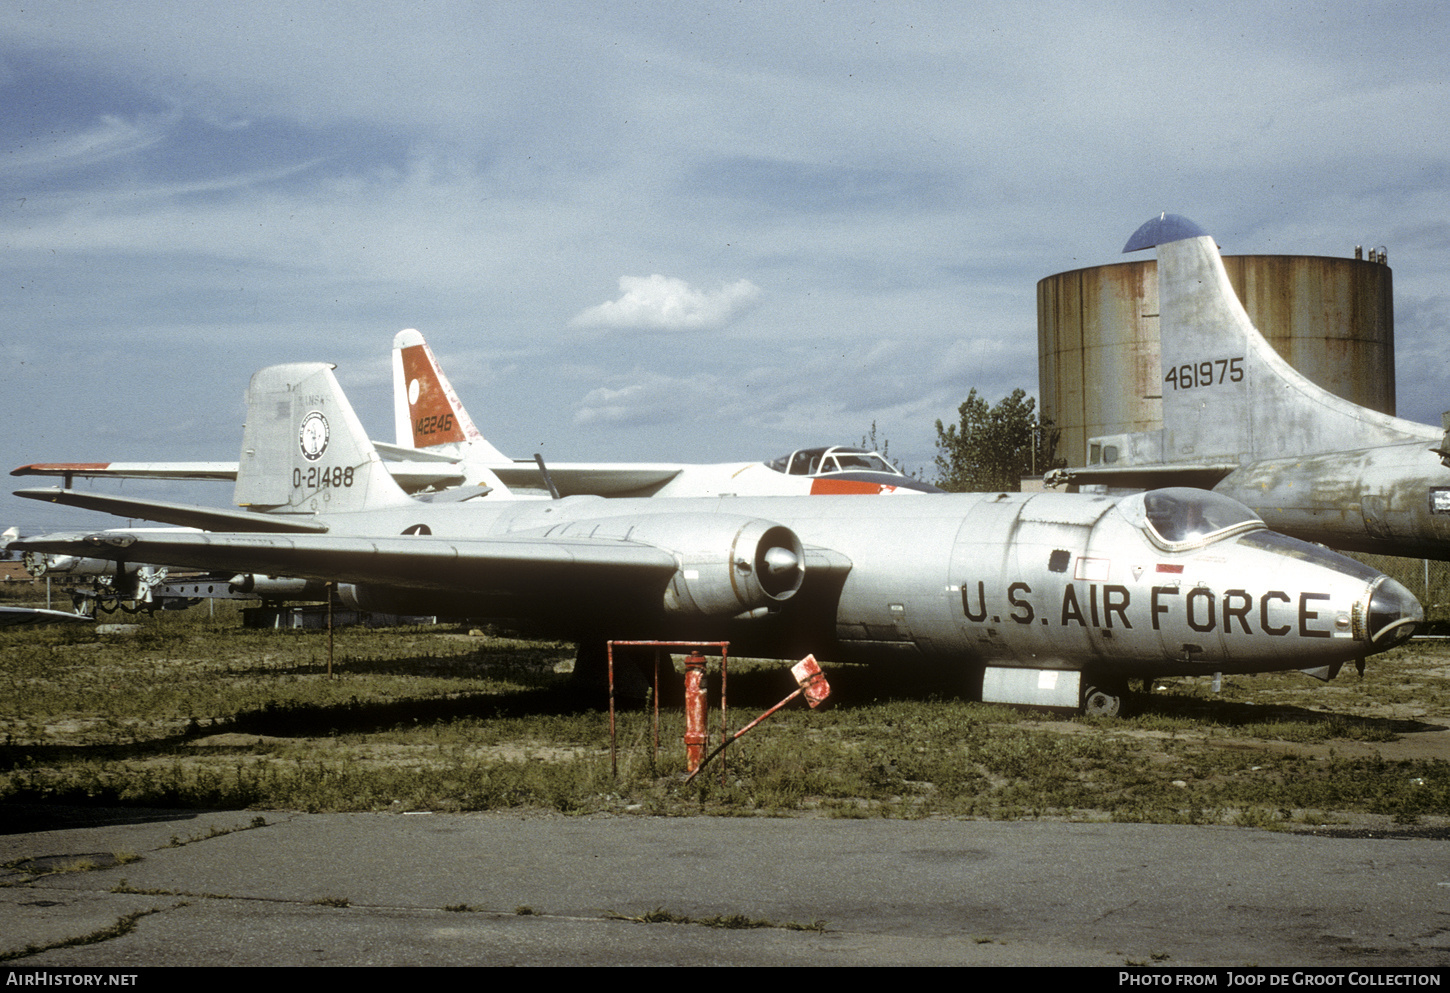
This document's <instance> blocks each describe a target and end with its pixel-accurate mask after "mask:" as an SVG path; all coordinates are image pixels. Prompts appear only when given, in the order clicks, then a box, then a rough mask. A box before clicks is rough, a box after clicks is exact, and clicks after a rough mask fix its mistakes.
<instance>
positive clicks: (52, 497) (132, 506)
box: [15, 488, 327, 564]
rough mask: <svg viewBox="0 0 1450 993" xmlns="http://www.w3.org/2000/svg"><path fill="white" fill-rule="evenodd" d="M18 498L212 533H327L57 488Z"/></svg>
mask: <svg viewBox="0 0 1450 993" xmlns="http://www.w3.org/2000/svg"><path fill="white" fill-rule="evenodd" d="M15 495H16V496H18V497H24V498H25V499H27V500H42V501H45V502H46V503H58V504H62V505H63V506H66V507H81V508H83V509H85V510H99V511H100V512H101V513H103V514H115V515H116V516H117V517H134V518H140V519H141V520H143V521H157V522H159V523H161V524H175V525H177V526H179V527H188V528H204V529H206V530H210V531H248V532H259V531H261V532H274V533H286V532H291V533H303V534H321V533H323V532H325V531H326V530H327V526H326V525H325V524H319V523H317V522H316V521H313V520H308V519H304V518H299V517H281V516H277V515H272V514H256V513H249V512H247V511H245V510H223V509H221V508H219V507H197V506H194V505H192V504H187V503H170V502H168V501H165V500H139V499H134V498H132V497H122V496H113V495H111V494H107V493H92V492H82V491H77V490H65V489H59V488H55V489H44V490H16V491H15ZM15 547H19V546H18V545H17V546H15ZM133 561H134V560H133ZM162 564H164V563H162Z"/></svg>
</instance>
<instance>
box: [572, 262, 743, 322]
mask: <svg viewBox="0 0 1450 993" xmlns="http://www.w3.org/2000/svg"><path fill="white" fill-rule="evenodd" d="M619 289H620V293H621V294H622V295H621V296H620V298H619V299H618V300H610V301H608V302H606V303H601V304H599V305H598V306H595V307H590V308H589V309H587V310H585V311H583V312H582V313H580V314H579V315H578V316H576V317H575V318H574V319H573V320H572V321H570V322H569V323H570V324H572V325H573V326H575V327H603V328H646V329H651V330H662V331H691V330H697V329H701V328H720V327H724V326H725V324H726V323H728V322H729V320H730V319H731V318H732V317H734V316H735V315H736V314H739V313H740V312H741V311H743V310H745V309H746V308H748V307H750V306H751V305H752V304H754V303H755V301H756V300H758V299H759V297H760V287H758V286H756V285H755V284H754V283H752V282H751V281H750V280H748V279H741V280H738V281H736V282H734V283H731V284H729V285H728V286H722V287H721V288H720V289H718V290H715V291H714V292H705V291H703V290H697V289H695V288H693V287H692V286H690V284H689V283H687V282H685V281H684V280H683V279H673V278H671V277H669V276H661V275H659V274H658V273H656V274H655V275H653V276H620V277H619Z"/></svg>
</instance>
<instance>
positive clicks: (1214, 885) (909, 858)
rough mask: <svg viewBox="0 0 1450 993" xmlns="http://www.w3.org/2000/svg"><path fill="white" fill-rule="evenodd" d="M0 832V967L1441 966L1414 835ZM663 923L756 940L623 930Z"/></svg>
mask: <svg viewBox="0 0 1450 993" xmlns="http://www.w3.org/2000/svg"><path fill="white" fill-rule="evenodd" d="M68 815H74V817H73V818H72V817H70V816H68ZM47 818H55V820H49V821H48V820H46V819H47ZM82 818H85V819H88V820H82ZM0 830H4V831H6V832H7V833H4V834H0V865H3V867H4V868H3V869H0V953H7V954H8V955H9V956H10V957H9V958H8V960H7V962H6V964H7V965H8V966H9V967H11V968H24V967H26V966H122V967H128V966H161V965H579V964H591V965H642V964H661V965H665V964H668V965H684V964H689V965H727V964H730V965H739V964H750V965H817V964H832V965H891V964H903V965H948V964H952V965H967V964H977V965H1074V966H1103V967H1122V966H1124V965H1131V964H1145V965H1146V964H1154V965H1176V966H1230V965H1238V966H1247V965H1259V966H1270V965H1294V966H1358V967H1364V966H1377V965H1378V966H1389V965H1393V966H1401V967H1405V966H1421V967H1443V966H1445V965H1447V964H1450V858H1447V857H1446V856H1447V853H1450V849H1447V848H1446V842H1445V841H1442V840H1438V839H1435V838H1430V837H1424V838H1416V837H1396V838H1385V837H1311V836H1307V835H1295V834H1287V833H1275V832H1266V831H1258V830H1251V829H1243V828H1222V827H1180V826H1165V825H1146V824H1143V825H1138V824H1102V823H1093V824H1089V823H1053V822H1042V821H1031V822H989V821H951V820H923V821H888V820H831V819H819V818H714V817H695V818H649V817H577V818H570V817H559V816H548V815H527V816H526V815H514V814H419V815H407V814H316V815H314V814H299V813H279V812H265V813H258V812H256V811H225V812H201V813H197V812H185V811H122V810H109V811H97V810H91V811H79V810H70V811H66V810H60V809H57V808H40V807H35V808H11V809H9V810H7V811H6V812H5V814H4V816H3V817H0ZM656 909H663V910H665V911H667V912H668V914H669V915H672V916H673V918H674V919H675V920H680V919H683V918H686V917H688V918H693V919H695V920H697V921H698V920H700V919H702V918H704V919H708V918H712V917H729V916H731V915H742V916H743V917H744V918H746V919H748V920H749V922H750V923H752V924H754V925H755V926H754V927H751V928H749V929H725V928H721V927H706V926H702V925H700V924H698V923H693V924H692V923H649V924H645V923H637V922H633V921H628V920H621V919H619V918H620V917H621V916H631V917H633V916H640V915H643V914H647V913H649V912H651V911H654V910H656ZM816 922H823V924H822V928H823V929H821V930H792V929H790V928H788V927H787V926H786V925H804V926H810V925H813V924H816Z"/></svg>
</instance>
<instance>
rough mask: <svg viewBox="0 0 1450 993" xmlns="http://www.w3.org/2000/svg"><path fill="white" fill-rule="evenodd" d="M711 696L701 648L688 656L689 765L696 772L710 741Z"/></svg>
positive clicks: (687, 725) (687, 750)
mask: <svg viewBox="0 0 1450 993" xmlns="http://www.w3.org/2000/svg"><path fill="white" fill-rule="evenodd" d="M709 707H710V703H709V699H708V697H707V691H706V689H705V656H703V655H701V654H700V652H699V650H698V649H697V650H696V651H693V652H691V653H690V655H689V657H688V658H686V659H685V769H686V770H687V771H688V772H691V773H693V772H696V771H697V770H698V769H699V768H700V763H701V762H702V761H704V758H705V749H706V748H707V747H708V746H709V744H710V725H709V716H708V714H709Z"/></svg>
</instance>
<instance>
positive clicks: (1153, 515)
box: [1118, 486, 1264, 552]
mask: <svg viewBox="0 0 1450 993" xmlns="http://www.w3.org/2000/svg"><path fill="white" fill-rule="evenodd" d="M1118 507H1119V509H1120V510H1121V511H1122V512H1123V514H1124V515H1125V516H1126V517H1127V518H1128V519H1129V520H1130V521H1132V522H1133V523H1134V524H1136V525H1137V526H1138V527H1141V528H1142V529H1143V530H1144V531H1146V532H1147V534H1148V537H1149V538H1151V539H1152V540H1153V543H1154V544H1156V545H1158V546H1159V547H1161V548H1163V549H1165V550H1167V551H1171V552H1177V551H1185V550H1187V549H1190V548H1199V547H1202V546H1203V545H1207V544H1210V543H1212V542H1215V541H1219V540H1221V539H1223V538H1226V537H1228V536H1229V535H1233V534H1241V533H1243V532H1245V531H1254V530H1257V529H1259V528H1262V527H1264V522H1263V521H1262V520H1260V519H1259V517H1258V515H1257V514H1255V513H1254V512H1253V511H1252V510H1250V509H1249V508H1248V507H1245V506H1244V505H1243V504H1241V503H1239V502H1238V501H1237V500H1234V499H1232V498H1230V497H1226V496H1223V495H1221V494H1218V493H1214V492H1212V491H1211V490H1196V489H1192V488H1191V487H1186V486H1175V487H1170V488H1168V489H1162V490H1149V491H1148V492H1147V493H1138V494H1134V495H1133V496H1131V497H1128V498H1127V499H1125V500H1123V501H1122V502H1121V503H1119V504H1118Z"/></svg>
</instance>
